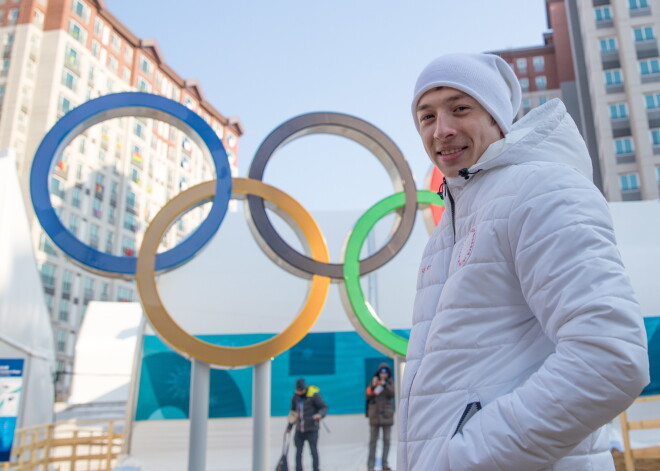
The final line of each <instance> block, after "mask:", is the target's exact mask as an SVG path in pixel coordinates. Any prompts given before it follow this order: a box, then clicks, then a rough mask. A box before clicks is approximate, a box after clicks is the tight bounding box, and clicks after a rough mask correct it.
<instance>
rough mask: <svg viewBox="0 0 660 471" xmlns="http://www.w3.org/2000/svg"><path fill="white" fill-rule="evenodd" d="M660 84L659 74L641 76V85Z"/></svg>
mask: <svg viewBox="0 0 660 471" xmlns="http://www.w3.org/2000/svg"><path fill="white" fill-rule="evenodd" d="M653 82H660V73H653V74H642V83H653Z"/></svg>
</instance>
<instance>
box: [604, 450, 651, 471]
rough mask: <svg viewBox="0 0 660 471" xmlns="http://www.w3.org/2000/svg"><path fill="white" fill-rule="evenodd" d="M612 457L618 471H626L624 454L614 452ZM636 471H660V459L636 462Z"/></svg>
mask: <svg viewBox="0 0 660 471" xmlns="http://www.w3.org/2000/svg"><path fill="white" fill-rule="evenodd" d="M612 455H613V456H614V465H615V466H616V471H626V465H625V463H624V461H623V454H622V453H620V452H618V451H613V452H612ZM635 471H660V459H653V460H650V459H649V460H640V459H638V460H635Z"/></svg>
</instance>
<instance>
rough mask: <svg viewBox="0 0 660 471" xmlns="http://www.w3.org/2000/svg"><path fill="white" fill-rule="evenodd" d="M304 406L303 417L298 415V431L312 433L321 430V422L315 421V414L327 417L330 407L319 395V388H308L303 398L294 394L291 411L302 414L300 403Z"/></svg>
mask: <svg viewBox="0 0 660 471" xmlns="http://www.w3.org/2000/svg"><path fill="white" fill-rule="evenodd" d="M301 402H303V404H302V415H300V414H298V416H297V418H296V430H299V431H301V432H311V431H314V430H318V429H319V421H318V420H314V419H313V416H314V415H315V414H320V415H321V417H325V416H326V414H327V413H328V406H327V404H326V403H325V401H324V400H323V398H322V397H321V394H319V388H317V387H316V386H308V387H307V391H305V394H304V395H303V396H299V395H298V394H294V395H293V398H291V411H292V412H298V413H299V412H300V410H301V409H300V407H301V406H300V403H301Z"/></svg>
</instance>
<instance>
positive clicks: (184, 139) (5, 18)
mask: <svg viewBox="0 0 660 471" xmlns="http://www.w3.org/2000/svg"><path fill="white" fill-rule="evenodd" d="M0 50H2V53H3V54H2V56H3V58H2V63H1V64H0V100H1V105H0V106H1V109H0V150H3V151H6V152H12V153H14V154H15V156H16V161H17V168H18V173H19V177H20V179H21V183H22V189H23V192H24V197H25V201H26V202H28V201H30V200H29V188H28V182H29V174H30V168H31V164H32V158H33V156H34V153H35V151H36V149H37V147H38V145H39V143H40V142H41V139H42V138H43V136H44V135H45V133H46V132H48V130H49V129H50V128H51V127H52V126H53V125H54V124H55V122H57V120H58V119H59V118H60V117H62V116H63V115H64V114H65V113H67V112H68V111H70V110H71V109H73V108H75V107H76V106H78V105H80V104H82V103H84V102H86V101H88V100H90V99H93V98H96V97H99V96H103V95H107V94H110V93H116V92H123V91H143V92H147V93H154V94H158V95H162V96H165V97H167V98H170V99H172V100H175V101H177V102H180V103H182V104H184V105H185V106H187V107H188V108H190V109H191V110H193V111H195V112H196V113H198V114H199V115H200V116H201V117H202V118H203V119H204V120H205V121H206V122H207V123H209V125H210V126H211V127H212V128H213V129H214V130H215V131H216V133H217V135H218V136H219V137H220V138H221V139H222V141H223V143H224V145H225V148H226V149H227V153H228V155H229V160H230V166H231V168H232V173H233V174H234V175H237V159H238V138H239V137H240V135H241V134H242V132H243V131H242V127H241V123H240V121H239V120H238V119H236V118H227V117H225V116H223V115H222V114H221V113H220V112H219V111H217V110H216V109H215V108H214V107H213V106H212V105H211V104H210V103H208V102H207V101H206V100H205V98H204V95H203V94H202V90H201V87H200V85H199V84H198V83H197V82H196V81H194V80H185V79H183V78H181V76H179V75H178V74H177V73H176V72H174V71H173V70H172V69H171V68H170V67H169V66H168V65H167V63H165V61H164V59H163V56H162V54H161V52H160V51H159V48H158V45H157V43H156V42H155V41H154V40H145V39H140V38H138V37H137V36H135V35H134V34H133V33H132V32H131V31H129V30H128V29H127V28H126V27H125V26H124V25H123V24H122V23H121V22H119V21H118V20H117V19H116V18H115V17H114V16H113V15H112V14H111V13H110V12H109V11H107V10H106V9H105V4H104V2H103V1H102V0H0ZM213 168H214V167H213V163H212V162H211V161H210V160H208V159H207V158H206V157H204V155H203V153H202V151H201V149H200V148H198V147H197V146H196V145H195V144H194V143H193V142H192V140H191V139H190V138H189V137H188V136H187V135H186V134H184V133H182V132H181V131H179V130H178V129H177V128H175V127H173V126H170V125H168V124H166V123H164V122H160V121H155V120H153V119H147V118H134V117H124V118H115V119H110V120H106V121H104V122H101V123H99V124H97V125H94V126H93V127H90V128H88V129H86V130H85V131H84V132H82V133H81V134H80V135H79V136H78V137H76V138H75V139H74V140H73V141H72V143H71V144H70V145H69V146H67V148H66V149H65V150H64V151H63V152H62V154H61V155H58V156H56V157H55V160H54V166H53V169H52V173H51V178H50V192H51V200H52V202H53V205H54V206H55V208H56V211H57V213H58V215H59V217H60V219H61V220H62V222H63V224H64V225H65V226H66V227H67V228H68V229H69V231H70V232H72V233H73V234H74V235H76V236H77V237H78V238H79V239H80V240H82V241H83V242H85V243H87V244H89V245H91V246H92V247H95V248H97V249H98V250H101V251H104V252H106V253H111V254H114V255H127V256H132V255H135V254H136V248H138V247H139V245H140V241H141V238H142V235H143V233H144V231H145V229H146V227H147V225H148V223H149V221H150V220H151V219H152V218H153V217H154V216H155V214H156V213H157V212H158V210H159V209H160V208H161V207H162V206H164V204H165V203H166V202H167V201H169V200H170V199H171V198H172V197H173V196H175V195H176V194H177V193H179V192H180V191H183V190H184V189H186V188H187V187H189V186H191V185H194V184H196V183H199V182H202V181H206V180H211V179H213V178H214V170H213ZM28 206H29V204H28ZM30 216H31V221H32V234H33V242H34V245H35V247H36V249H37V250H36V253H37V263H38V265H39V270H40V272H41V276H42V282H43V286H44V295H45V299H46V303H47V305H48V308H49V309H50V312H51V319H52V325H53V332H54V336H55V347H56V356H57V375H56V378H55V381H56V394H57V397H58V399H65V398H66V396H67V394H68V390H69V386H70V382H71V377H70V372H71V371H72V369H73V368H72V364H73V355H74V349H75V339H76V333H77V331H78V328H79V326H80V323H81V322H82V319H83V316H84V313H85V307H86V305H87V303H88V302H89V301H91V300H102V301H135V300H137V293H136V289H135V286H134V283H133V282H132V281H131V280H126V279H110V278H106V277H102V276H97V275H95V274H93V273H90V272H87V271H85V270H83V269H81V268H80V267H78V266H77V265H75V264H73V263H71V262H70V261H69V260H68V259H67V258H66V257H65V256H64V255H63V254H62V252H60V251H59V249H58V248H57V247H55V246H54V244H53V243H52V242H51V241H50V240H49V239H48V237H47V236H46V235H45V234H44V232H43V230H42V229H41V227H40V225H39V223H38V221H37V220H36V218H35V217H34V214H31V215H30ZM204 216H205V208H204V207H202V208H199V209H197V210H195V211H191V212H190V213H187V214H186V215H185V216H183V217H182V218H181V219H179V220H178V221H177V223H176V224H175V225H174V227H173V228H172V229H171V230H170V231H169V232H168V234H166V236H165V237H164V239H163V242H162V244H161V248H171V247H173V246H174V245H176V243H177V241H178V240H181V239H182V238H183V237H185V236H186V235H187V234H189V233H190V232H191V230H194V228H195V227H196V226H197V224H198V223H199V222H201V220H202V219H203V218H204Z"/></svg>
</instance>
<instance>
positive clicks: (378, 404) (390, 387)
mask: <svg viewBox="0 0 660 471" xmlns="http://www.w3.org/2000/svg"><path fill="white" fill-rule="evenodd" d="M381 368H387V369H388V370H389V369H390V367H389V365H388V364H387V363H381V364H380V365H379V366H378V369H377V370H376V373H375V374H374V376H375V377H378V371H380V369H381ZM365 395H366V397H367V416H368V417H369V425H392V424H394V383H393V382H392V372H391V371H390V375H389V377H388V379H387V382H386V383H385V385H384V386H383V390H382V391H381V392H380V394H376V391H375V390H374V388H372V387H371V382H369V384H368V385H367V392H366V394H365Z"/></svg>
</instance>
